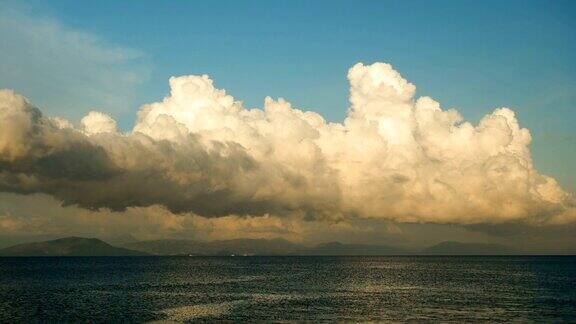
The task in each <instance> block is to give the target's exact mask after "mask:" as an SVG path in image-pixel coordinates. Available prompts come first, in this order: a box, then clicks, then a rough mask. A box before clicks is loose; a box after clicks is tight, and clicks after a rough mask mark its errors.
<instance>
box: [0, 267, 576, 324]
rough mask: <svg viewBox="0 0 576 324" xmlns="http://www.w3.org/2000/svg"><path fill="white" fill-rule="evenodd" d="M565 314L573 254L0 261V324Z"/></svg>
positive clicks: (574, 270) (573, 279) (553, 317)
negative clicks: (0, 323)
mask: <svg viewBox="0 0 576 324" xmlns="http://www.w3.org/2000/svg"><path fill="white" fill-rule="evenodd" d="M255 321H256V322H286V321H288V322H292V321H294V322H303V321H305V322H315V323H316V322H390V321H394V322H404V321H441V322H538V323H541V322H546V323H552V322H554V323H557V322H576V257H573V256H502V257H488V256H483V257H475V256H474V257H473V256H469V257H462V256H453V257H433V256H426V257H424V256H398V257H381V256H375V257H366V256H361V257H360V256H358V257H353V256H351V257H314V256H308V257H297V256H289V257H262V256H251V257H186V256H181V257H31V258H28V257H19V258H0V322H2V323H45V322H84V323H86V322H93V323H98V322H107V323H108V322H122V323H127V322H138V323H140V322H164V323H165V322H255Z"/></svg>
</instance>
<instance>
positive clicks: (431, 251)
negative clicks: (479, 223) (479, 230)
mask: <svg viewBox="0 0 576 324" xmlns="http://www.w3.org/2000/svg"><path fill="white" fill-rule="evenodd" d="M422 254H425V255H510V254H519V251H516V250H514V249H511V248H509V247H507V246H505V245H501V244H490V243H462V242H454V241H446V242H442V243H439V244H436V245H434V246H431V247H429V248H427V249H424V250H423V251H422Z"/></svg>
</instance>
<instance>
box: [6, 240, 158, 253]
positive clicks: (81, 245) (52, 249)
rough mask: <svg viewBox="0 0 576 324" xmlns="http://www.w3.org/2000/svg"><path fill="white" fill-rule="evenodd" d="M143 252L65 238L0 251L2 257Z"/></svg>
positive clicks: (99, 241)
mask: <svg viewBox="0 0 576 324" xmlns="http://www.w3.org/2000/svg"><path fill="white" fill-rule="evenodd" d="M138 255H147V253H144V252H141V251H133V250H129V249H124V248H119V247H115V246H112V245H110V244H108V243H106V242H104V241H101V240H99V239H96V238H82V237H65V238H60V239H56V240H51V241H44V242H36V243H26V244H18V245H14V246H10V247H7V248H4V249H1V250H0V256H138Z"/></svg>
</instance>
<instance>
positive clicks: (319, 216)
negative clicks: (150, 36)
mask: <svg viewBox="0 0 576 324" xmlns="http://www.w3.org/2000/svg"><path fill="white" fill-rule="evenodd" d="M348 79H349V81H350V103H351V106H350V109H349V113H348V116H347V118H346V119H345V120H344V122H342V123H329V122H327V121H325V120H324V118H323V117H322V116H321V115H319V114H317V113H314V112H312V111H305V110H301V109H297V108H294V107H292V106H291V104H290V103H289V102H287V101H285V100H284V99H281V98H280V99H277V100H274V99H272V98H266V99H265V102H264V107H263V108H262V109H251V110H248V109H245V108H244V107H243V106H242V104H241V102H240V101H237V100H235V99H234V98H233V97H232V96H230V95H229V94H227V93H226V92H225V91H224V90H221V89H217V88H216V87H215V86H214V83H213V81H212V80H211V79H210V78H209V77H208V76H206V75H203V76H183V77H173V78H171V79H170V89H171V90H170V94H169V95H168V96H167V97H166V98H164V99H163V100H162V101H160V102H155V103H150V104H147V105H144V106H142V107H141V109H140V111H139V112H138V116H137V121H136V125H135V126H134V129H133V130H132V131H130V132H128V133H120V132H118V130H117V129H116V124H115V121H114V120H113V119H111V118H110V117H109V116H107V115H104V114H101V113H97V112H91V113H90V114H89V115H88V116H86V117H85V118H84V119H82V122H81V126H80V127H79V128H74V127H72V126H71V124H70V123H67V122H66V121H65V120H62V119H56V118H47V117H44V116H43V115H42V113H41V112H40V111H39V110H38V109H37V108H35V107H34V106H33V105H32V104H30V103H29V102H28V101H27V100H26V99H24V98H23V97H22V96H20V95H18V94H15V93H14V92H12V91H9V90H3V91H2V92H0V190H3V191H11V192H19V193H35V192H40V193H46V194H50V195H52V196H54V197H56V198H57V199H60V200H62V201H63V202H64V203H66V204H76V205H79V206H81V207H86V208H91V209H94V208H101V207H105V208H110V209H112V210H124V209H125V208H128V207H139V206H152V205H162V206H165V207H166V208H167V209H169V210H170V211H172V212H176V213H182V212H192V213H194V214H197V215H199V216H204V217H222V216H229V215H237V216H242V215H250V216H265V215H275V217H276V216H277V217H281V216H282V215H292V216H293V215H299V217H302V218H303V219H311V220H312V219H314V220H342V219H359V218H364V219H381V220H391V221H398V222H433V223H458V224H476V223H502V222H510V221H525V222H530V223H566V222H572V221H574V220H576V212H575V210H576V209H575V207H574V206H575V203H574V198H573V197H572V195H571V194H569V193H567V192H566V191H564V190H563V189H562V188H561V187H560V186H559V185H558V184H557V182H556V180H554V179H553V178H551V177H548V176H545V175H542V174H540V173H539V172H538V171H537V170H536V169H535V168H534V165H533V163H532V159H531V156H530V150H529V144H530V141H531V137H530V133H529V131H528V130H527V129H524V128H522V127H521V126H520V125H519V123H518V120H517V119H516V116H515V114H514V112H513V111H512V110H511V109H509V108H497V109H495V110H494V111H493V112H492V113H490V114H488V115H487V116H485V117H484V118H483V119H482V120H481V121H480V123H479V124H478V125H472V124H471V123H468V122H465V121H464V120H463V119H462V117H461V116H460V114H459V113H458V112H457V111H456V110H454V109H448V110H445V109H442V108H441V106H440V104H439V103H438V102H436V101H434V100H433V99H432V98H429V97H421V98H416V97H415V93H416V87H415V86H414V85H413V84H411V83H409V82H408V81H406V80H405V79H404V78H402V76H401V75H400V74H399V73H398V72H397V71H395V70H394V69H393V68H392V66H390V65H388V64H384V63H375V64H372V65H364V64H362V63H358V64H356V65H354V66H353V67H352V68H351V69H350V71H349V73H348Z"/></svg>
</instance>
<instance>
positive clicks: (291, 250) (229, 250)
mask: <svg viewBox="0 0 576 324" xmlns="http://www.w3.org/2000/svg"><path fill="white" fill-rule="evenodd" d="M123 247H125V248H128V249H132V250H137V251H143V252H146V253H150V254H155V255H183V254H185V255H398V254H410V252H409V251H406V250H403V249H400V248H396V247H391V246H387V245H367V244H343V243H339V242H331V243H325V244H320V245H317V246H313V247H309V246H306V245H302V244H296V243H292V242H290V241H287V240H284V239H273V240H264V239H236V240H224V241H210V242H199V241H192V240H156V241H140V242H134V243H129V244H125V245H123Z"/></svg>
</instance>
